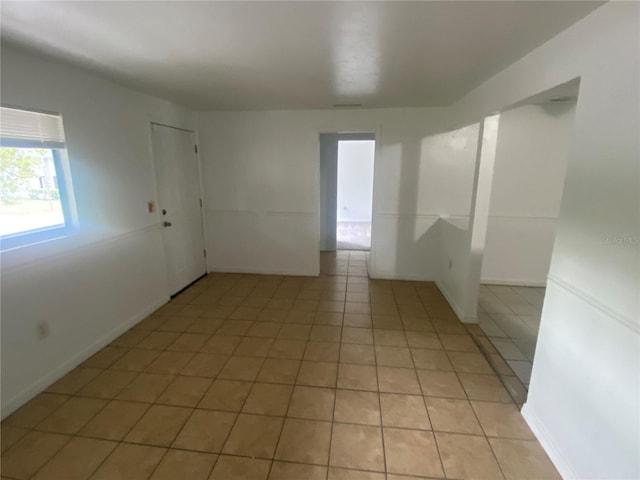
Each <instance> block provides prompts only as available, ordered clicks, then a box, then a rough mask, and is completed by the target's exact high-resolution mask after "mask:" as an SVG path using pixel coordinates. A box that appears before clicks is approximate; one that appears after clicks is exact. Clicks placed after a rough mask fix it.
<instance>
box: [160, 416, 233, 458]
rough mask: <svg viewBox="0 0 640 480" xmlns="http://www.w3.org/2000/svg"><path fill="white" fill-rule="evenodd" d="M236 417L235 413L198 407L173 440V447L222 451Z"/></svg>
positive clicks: (201, 450) (202, 450)
mask: <svg viewBox="0 0 640 480" xmlns="http://www.w3.org/2000/svg"><path fill="white" fill-rule="evenodd" d="M235 419H236V414H235V413H229V412H217V411H213V410H201V409H196V410H194V411H193V414H192V415H191V416H190V417H189V419H188V420H187V422H186V423H185V425H184V427H183V428H182V430H181V431H180V433H179V434H178V436H177V438H176V439H175V441H174V442H173V445H172V448H181V449H185V450H196V451H200V452H213V453H217V452H220V451H221V450H222V446H223V445H224V442H225V440H226V439H227V436H228V434H229V432H230V431H231V427H232V426H233V422H234V421H235Z"/></svg>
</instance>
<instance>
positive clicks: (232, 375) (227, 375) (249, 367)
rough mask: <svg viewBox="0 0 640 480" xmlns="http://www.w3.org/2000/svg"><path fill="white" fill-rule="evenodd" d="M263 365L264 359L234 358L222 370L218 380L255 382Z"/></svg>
mask: <svg viewBox="0 0 640 480" xmlns="http://www.w3.org/2000/svg"><path fill="white" fill-rule="evenodd" d="M263 363H264V359H263V358H256V357H237V356H233V357H231V358H229V360H228V361H227V363H226V364H225V366H224V367H223V368H222V370H221V371H220V373H219V374H218V378H224V379H228V380H245V381H254V380H255V379H256V377H257V376H258V372H260V368H262V364H263Z"/></svg>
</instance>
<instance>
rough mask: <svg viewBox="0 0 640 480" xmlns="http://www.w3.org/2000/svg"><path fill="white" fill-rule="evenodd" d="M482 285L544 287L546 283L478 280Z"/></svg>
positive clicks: (490, 279)
mask: <svg viewBox="0 0 640 480" xmlns="http://www.w3.org/2000/svg"><path fill="white" fill-rule="evenodd" d="M480 283H481V284H482V285H507V286H509V287H546V286H547V282H546V280H545V281H542V282H541V281H538V280H522V279H513V278H512V279H508V278H506V279H505V278H482V279H480Z"/></svg>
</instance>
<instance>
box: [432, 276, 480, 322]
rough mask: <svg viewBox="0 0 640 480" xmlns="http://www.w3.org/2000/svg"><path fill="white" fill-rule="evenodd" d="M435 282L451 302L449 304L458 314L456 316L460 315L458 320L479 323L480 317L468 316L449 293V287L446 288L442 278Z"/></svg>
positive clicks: (448, 301)
mask: <svg viewBox="0 0 640 480" xmlns="http://www.w3.org/2000/svg"><path fill="white" fill-rule="evenodd" d="M435 284H436V286H437V287H438V290H440V293H442V295H444V298H445V300H446V301H447V303H448V304H449V306H450V307H451V308H452V309H453V313H455V314H456V317H458V320H460V321H461V322H462V323H478V317H468V316H465V315H464V313H463V310H462V309H461V308H460V306H459V305H458V304H457V303H456V302H455V301H454V300H453V297H452V296H451V295H449V293H448V292H447V289H446V288H445V286H444V284H443V283H442V282H441V281H440V280H436V281H435Z"/></svg>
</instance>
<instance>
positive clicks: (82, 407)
mask: <svg viewBox="0 0 640 480" xmlns="http://www.w3.org/2000/svg"><path fill="white" fill-rule="evenodd" d="M107 403H108V402H107V401H106V400H101V399H97V398H81V397H72V398H70V399H69V401H68V402H66V403H64V404H63V405H61V406H60V407H58V408H57V409H56V410H55V411H54V412H53V413H51V415H49V416H48V417H47V418H45V419H44V420H43V421H42V422H40V424H39V425H38V427H37V428H38V430H43V431H46V432H54V433H66V434H75V433H78V432H79V431H80V429H81V428H82V427H84V426H85V425H86V424H87V423H89V420H91V419H92V418H93V417H94V416H95V415H96V414H97V413H98V412H99V411H100V410H102V409H103V408H104V407H105V406H106V405H107Z"/></svg>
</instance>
